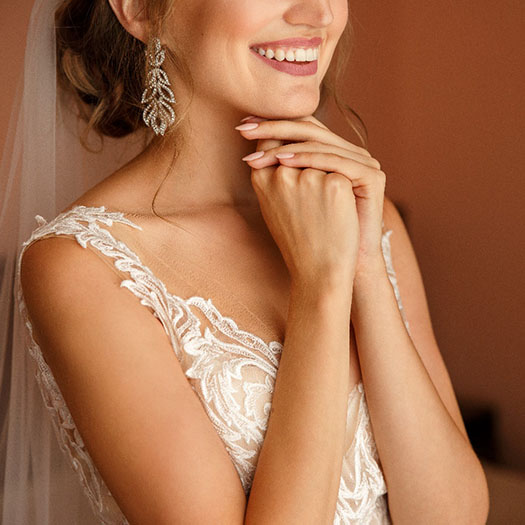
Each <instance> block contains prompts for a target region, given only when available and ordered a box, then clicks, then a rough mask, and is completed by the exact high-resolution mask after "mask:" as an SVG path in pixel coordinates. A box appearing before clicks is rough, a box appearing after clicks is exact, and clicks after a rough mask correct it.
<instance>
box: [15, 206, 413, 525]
mask: <svg viewBox="0 0 525 525" xmlns="http://www.w3.org/2000/svg"><path fill="white" fill-rule="evenodd" d="M35 219H36V220H37V222H38V224H39V227H38V228H37V229H36V230H34V231H33V233H32V235H31V237H30V238H29V239H28V240H27V241H26V242H24V243H23V244H22V251H21V253H20V255H19V258H18V267H17V279H18V281H19V276H20V261H21V257H22V254H23V251H24V250H25V249H26V248H27V246H29V244H31V242H33V241H34V240H36V239H38V238H42V237H44V236H46V235H50V234H53V235H60V234H65V235H73V236H74V237H75V238H76V240H77V241H78V242H79V244H80V245H81V246H83V247H84V248H86V247H87V243H90V244H91V245H92V246H93V247H95V248H97V249H98V250H100V251H101V252H102V253H103V254H104V255H107V256H109V257H111V258H113V259H114V260H115V261H114V263H115V266H116V267H117V268H118V269H119V270H121V271H123V272H127V273H128V274H129V275H130V279H125V280H123V281H122V282H121V286H123V287H126V288H128V289H129V290H130V291H131V292H132V293H133V294H135V295H136V296H137V297H138V298H140V302H141V304H143V305H144V306H147V307H149V308H151V310H152V313H153V315H155V316H156V317H157V318H158V319H159V320H160V321H161V323H162V325H163V327H164V329H165V331H166V333H167V335H168V337H169V339H170V341H171V343H172V347H173V350H174V352H175V354H176V356H177V358H178V359H179V361H180V362H181V365H182V368H183V370H184V373H185V375H186V377H187V378H188V381H189V382H190V384H191V386H192V388H193V390H194V391H195V392H196V394H197V395H198V396H199V398H200V400H201V402H202V404H203V406H204V408H205V410H206V413H207V414H208V416H209V418H210V420H211V421H212V423H213V425H214V427H215V429H216V431H217V432H218V434H219V435H220V436H221V439H222V440H223V442H224V445H225V448H226V450H227V451H228V453H229V454H230V456H231V459H232V461H233V464H234V466H235V468H236V469H237V472H238V474H239V477H240V479H241V483H242V486H243V488H244V490H245V493H246V494H247V495H248V494H249V491H250V488H251V482H252V480H253V475H254V472H255V468H256V465H257V458H258V454H259V451H260V447H261V445H262V442H263V440H264V435H265V432H266V427H267V422H268V417H269V413H270V408H271V399H272V394H273V388H274V383H275V379H276V375H277V370H278V365H279V359H280V355H281V351H282V345H281V343H280V342H279V341H271V342H269V343H266V342H265V341H263V340H262V339H261V338H259V337H257V336H256V335H254V334H251V333H249V332H246V331H243V330H241V329H239V327H238V326H237V324H236V323H235V321H234V320H233V319H231V318H229V317H226V316H223V315H221V313H220V312H219V311H218V310H217V309H216V308H215V306H214V305H213V302H212V301H211V299H207V300H206V299H204V298H202V297H198V296H194V297H190V298H189V299H182V298H180V297H177V296H176V295H173V294H170V293H169V292H168V291H167V289H166V287H165V285H164V283H163V282H162V281H160V280H159V279H157V278H156V277H155V276H154V275H153V273H152V272H151V271H150V270H149V268H147V267H146V266H144V265H143V264H142V263H141V261H140V259H139V258H138V257H137V255H136V254H135V253H134V252H132V251H131V250H130V249H129V248H128V247H127V246H126V245H125V244H124V243H122V242H120V241H118V240H116V239H115V238H114V237H113V236H112V235H111V234H110V232H109V231H108V230H107V229H105V228H101V227H99V225H98V224H97V221H99V222H101V223H103V224H106V225H107V226H111V225H112V224H113V221H115V222H122V223H125V224H127V225H129V226H131V227H133V228H136V229H139V230H142V228H141V227H140V226H138V225H135V224H134V223H132V222H131V221H129V220H128V219H126V218H125V216H124V214H122V213H120V212H108V211H106V210H105V208H104V207H103V206H102V207H99V208H96V207H85V206H76V207H74V208H72V209H71V210H69V211H67V212H64V213H62V214H60V215H58V216H57V217H56V218H55V219H54V220H52V221H51V222H49V223H47V222H46V221H45V219H43V218H42V217H41V216H39V215H37V216H36V217H35ZM84 223H85V224H84ZM391 233H392V231H391V230H390V231H388V232H386V233H385V234H383V238H382V248H383V255H384V258H385V262H386V265H387V270H388V275H389V278H390V282H391V284H392V286H393V287H394V291H395V294H396V299H397V301H398V305H399V308H400V311H401V313H402V315H403V319H405V316H404V311H403V309H402V304H401V299H400V296H399V290H398V289H397V281H396V278H395V272H394V269H393V266H392V261H391V255H390V245H389V239H388V238H389V235H390V234H391ZM17 296H18V301H19V308H20V311H21V313H22V316H23V319H24V322H25V325H26V327H27V333H28V349H29V352H30V354H31V356H32V357H33V358H34V359H35V361H36V363H37V373H36V379H37V382H38V384H39V387H40V389H41V392H42V397H43V399H44V403H45V406H46V407H47V409H48V410H49V412H50V415H51V418H52V420H53V425H54V428H55V431H56V434H57V438H58V440H59V444H60V446H61V448H62V450H63V451H64V452H65V453H66V454H67V455H68V457H69V459H70V461H71V464H72V466H73V468H74V469H75V470H76V472H77V473H78V475H79V479H80V482H81V483H82V486H83V487H84V490H85V492H86V495H87V496H88V498H89V500H90V502H91V504H92V507H93V510H94V511H95V513H96V515H97V516H98V517H99V518H100V519H101V523H104V524H119V525H124V524H128V522H127V520H126V518H125V517H124V515H123V514H122V513H121V511H120V509H119V508H118V506H117V504H116V502H115V501H114V499H113V498H112V496H111V493H110V491H109V489H108V488H107V487H106V485H105V483H104V481H103V480H102V478H101V476H100V474H99V473H98V470H97V469H96V467H95V465H94V464H93V462H92V460H91V457H90V456H89V454H88V452H87V450H86V449H85V447H84V443H83V441H82V438H81V436H80V434H79V433H78V431H77V429H76V427H75V424H74V422H73V419H72V417H71V414H70V412H69V410H68V408H67V406H66V404H65V401H64V399H63V397H62V395H61V393H60V389H59V387H58V385H57V384H56V382H55V379H54V377H53V374H52V372H51V370H50V368H49V367H48V365H47V363H46V362H45V360H44V358H43V356H42V353H41V350H40V348H39V347H38V345H37V344H36V343H35V341H34V339H33V336H32V327H31V324H30V322H29V320H28V317H27V312H26V308H25V303H24V300H23V295H22V290H21V287H20V285H19V284H18V285H17ZM190 307H195V308H197V309H198V310H199V311H201V312H202V313H203V314H204V315H205V317H206V319H207V320H208V321H209V323H210V325H211V326H212V327H213V331H212V330H210V329H209V328H208V327H204V329H203V327H202V326H201V322H200V319H199V318H198V317H197V316H196V315H195V314H194V313H193V312H192V310H191V308H190ZM405 323H406V320H405ZM406 325H407V329H408V323H406ZM223 337H224V340H223ZM356 401H357V402H358V403H359V407H358V412H357V413H358V419H357V425H356V427H355V434H354V437H353V440H352V442H351V445H350V447H349V448H348V450H347V452H346V453H345V457H344V459H343V471H342V476H341V484H340V489H339V496H338V501H337V508H336V515H335V519H334V524H337V525H343V524H352V523H359V524H364V523H369V524H376V523H377V524H379V523H390V520H389V517H388V509H387V503H386V497H385V494H386V491H387V489H386V484H385V481H384V478H383V475H382V471H381V469H380V466H379V463H380V462H379V458H378V454H377V450H376V446H375V442H374V439H373V434H372V429H371V426H370V420H369V414H368V409H367V405H366V399H365V396H364V388H363V383H362V381H360V382H359V383H358V384H357V385H355V387H354V389H353V390H352V392H351V393H350V395H349V412H348V414H350V407H351V405H352V403H355V402H356Z"/></svg>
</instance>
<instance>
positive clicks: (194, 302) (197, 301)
mask: <svg viewBox="0 0 525 525" xmlns="http://www.w3.org/2000/svg"><path fill="white" fill-rule="evenodd" d="M77 210H78V211H80V210H82V211H96V212H97V213H98V214H104V215H107V216H109V217H108V218H109V219H110V220H111V219H113V220H114V217H115V216H117V217H120V219H121V220H122V219H123V221H122V222H123V223H124V224H126V223H128V224H129V225H131V226H132V227H134V228H136V229H138V230H140V231H143V228H142V226H140V225H138V224H136V223H135V222H133V221H132V220H131V219H129V218H128V217H127V214H126V213H124V212H122V211H118V210H107V209H106V207H105V206H104V205H102V206H85V205H81V204H77V205H75V206H72V207H71V208H69V209H68V210H66V211H64V212H62V213H60V214H59V215H58V216H57V217H56V218H55V220H56V219H58V218H59V217H61V216H64V215H67V214H69V213H71V214H73V213H74V212H76V211H77ZM111 215H113V217H111ZM96 220H97V218H96V217H95V218H94V222H93V223H94V224H95V225H96V227H97V228H99V229H100V228H101V227H100V226H99V224H98V223H97V222H96ZM50 222H52V221H50ZM110 225H111V223H110ZM102 229H103V230H105V232H106V234H107V235H108V236H109V237H110V238H111V240H112V241H114V242H115V243H116V242H119V241H117V239H116V238H115V237H114V236H113V235H112V233H111V232H110V231H109V230H108V229H106V228H102ZM123 244H124V246H125V247H126V250H127V251H128V252H129V253H130V254H131V255H132V256H133V258H134V259H135V262H136V263H137V265H139V266H140V268H141V270H142V271H143V272H144V273H146V274H147V275H149V277H150V278H152V279H153V281H154V282H155V283H156V284H157V285H158V286H159V287H160V288H161V289H162V290H163V291H164V293H165V294H166V296H167V297H168V298H169V299H171V300H173V301H175V302H180V303H183V304H184V305H186V307H187V309H188V311H189V314H190V315H191V316H192V324H193V326H195V325H196V326H197V327H198V328H199V330H200V324H201V321H200V319H199V318H198V317H197V316H196V315H195V314H194V313H193V312H192V311H191V308H189V307H190V306H196V307H197V308H198V309H199V311H200V312H201V313H202V314H204V316H205V317H206V318H207V319H208V321H211V319H210V318H209V317H208V315H207V313H206V312H205V311H204V310H203V308H202V306H201V303H204V304H206V305H207V307H208V308H209V309H210V310H211V311H212V312H213V314H214V316H215V317H216V318H218V319H219V321H220V322H221V324H222V323H226V324H227V325H228V327H229V328H230V329H231V330H232V332H233V334H234V336H235V339H237V340H240V337H242V336H244V337H250V338H253V339H255V340H256V341H258V342H260V343H261V344H262V345H263V346H264V347H265V348H266V349H267V350H268V351H269V352H270V353H273V352H274V349H275V348H276V347H277V348H278V350H279V352H281V351H282V349H283V347H284V345H283V343H281V342H280V341H279V340H272V341H268V342H267V341H266V340H265V339H263V338H262V337H260V336H258V335H256V334H254V333H253V332H249V331H247V330H243V329H242V328H240V327H239V326H238V324H237V322H236V321H235V319H233V318H232V317H229V316H226V315H223V314H222V312H221V311H220V310H219V309H218V308H217V307H216V306H215V304H214V303H213V300H212V299H211V297H209V298H208V299H206V298H205V297H202V296H200V295H192V296H191V297H188V298H183V297H180V296H178V295H176V294H174V293H171V292H170V291H169V290H168V289H167V287H166V284H165V283H164V281H162V280H161V279H160V278H159V277H157V276H156V275H155V274H154V273H153V271H152V270H151V269H150V268H149V267H148V266H146V265H145V264H144V263H143V262H142V260H141V258H140V257H139V256H138V254H137V253H136V252H135V251H133V250H132V249H131V248H129V246H128V245H127V244H126V243H123ZM212 324H213V322H212ZM201 333H202V332H201ZM225 335H227V334H225ZM360 385H361V387H360ZM356 391H361V392H363V378H362V377H360V378H359V380H358V381H357V382H356V383H355V384H354V386H353V387H352V389H351V390H350V392H349V396H352V395H353V394H354V393H355V392H356Z"/></svg>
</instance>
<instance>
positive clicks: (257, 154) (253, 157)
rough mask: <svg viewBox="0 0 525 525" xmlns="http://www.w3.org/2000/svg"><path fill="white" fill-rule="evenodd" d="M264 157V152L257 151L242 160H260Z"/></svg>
mask: <svg viewBox="0 0 525 525" xmlns="http://www.w3.org/2000/svg"><path fill="white" fill-rule="evenodd" d="M263 155H264V151H255V152H254V153H250V154H249V155H246V157H243V158H242V160H255V159H260V158H261V157H262V156H263Z"/></svg>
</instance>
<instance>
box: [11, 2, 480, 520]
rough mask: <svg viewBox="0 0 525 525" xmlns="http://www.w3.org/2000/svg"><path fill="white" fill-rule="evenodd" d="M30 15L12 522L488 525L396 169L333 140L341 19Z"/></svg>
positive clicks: (234, 13) (127, 6)
mask: <svg viewBox="0 0 525 525" xmlns="http://www.w3.org/2000/svg"><path fill="white" fill-rule="evenodd" d="M33 13H34V15H33V18H32V24H33V25H32V26H31V28H30V32H29V36H28V43H29V42H30V41H32V40H31V39H34V41H38V35H45V34H47V33H45V31H46V28H48V29H49V28H50V27H51V28H52V38H50V39H49V40H45V39H44V40H42V42H47V43H49V41H52V42H53V48H52V52H53V53H54V52H55V49H56V72H57V79H58V85H56V90H57V91H56V100H57V110H58V113H57V121H56V122H54V121H55V118H54V113H50V112H49V111H48V112H47V113H46V108H47V105H48V104H47V103H46V100H48V99H46V98H43V99H42V98H40V99H38V100H36V99H35V98H30V97H29V95H28V89H29V88H28V86H29V85H30V82H31V81H32V82H33V84H31V85H33V86H38V88H36V91H35V92H36V93H37V94H39V95H41V96H42V93H44V82H43V78H48V77H49V76H50V71H51V69H52V68H51V67H50V64H51V63H52V64H54V62H53V60H51V59H49V60H48V61H46V60H39V61H35V57H38V56H40V57H42V56H44V55H45V53H46V52H49V53H51V51H49V49H51V48H47V47H46V45H47V44H46V45H44V44H42V45H41V47H30V46H29V45H28V51H27V52H26V76H25V84H24V86H25V91H24V99H23V104H29V103H32V104H33V108H34V109H35V113H34V114H33V113H29V115H33V116H34V115H36V114H39V115H44V116H45V115H47V116H48V117H53V118H49V120H48V121H46V120H45V119H44V117H42V120H41V121H40V123H41V124H42V126H41V127H38V126H35V125H34V124H29V123H28V122H27V121H21V123H20V126H21V127H22V126H26V128H27V129H28V132H30V133H33V135H29V136H31V137H33V136H34V137H35V139H34V144H35V149H32V150H29V149H27V144H28V143H27V141H26V142H25V148H26V149H25V150H24V151H25V152H26V153H25V155H26V157H25V158H27V162H26V163H22V164H21V167H20V169H19V171H16V170H13V169H11V171H9V174H10V176H9V179H8V180H9V181H12V180H14V181H15V182H14V184H15V185H16V184H19V187H18V186H13V187H14V188H19V189H18V190H11V191H12V195H13V196H14V197H16V198H17V199H18V201H17V202H18V207H17V208H16V209H15V208H13V207H12V206H13V205H12V204H11V205H7V204H5V205H4V206H5V210H8V211H9V216H10V217H15V216H16V217H17V221H18V222H17V231H19V232H20V233H19V237H16V249H17V259H16V266H15V267H12V268H11V270H12V272H11V273H10V272H9V271H6V272H5V274H6V275H7V274H9V275H10V276H11V278H12V277H13V276H14V277H15V281H14V286H15V288H14V292H15V293H16V297H17V305H16V311H15V313H16V316H17V318H19V319H20V320H21V321H20V322H21V323H22V324H21V325H20V326H18V328H17V325H16V323H15V324H14V339H13V341H14V342H13V345H12V347H11V348H12V350H11V351H12V355H13V376H12V379H11V382H12V385H13V386H12V388H11V397H10V400H9V402H10V405H9V410H10V412H9V420H8V422H7V423H6V424H5V429H6V434H5V435H6V436H7V438H6V441H5V454H6V458H5V489H4V508H3V518H4V520H5V523H39V524H41V523H46V524H47V523H135V524H149V523H155V524H175V523H192V524H194V523H203V524H204V523H222V524H228V525H230V524H236V523H239V524H240V523H250V524H252V523H253V524H259V523H261V524H262V523H264V524H274V523H300V524H306V523H311V524H316V525H317V524H321V523H338V524H354V523H355V524H365V523H370V524H380V523H390V522H394V523H425V524H427V523H458V524H459V523H469V524H471V523H472V524H482V523H485V521H486V518H487V513H488V494H487V486H486V481H485V476H484V473H483V470H482V467H481V464H480V462H479V460H478V458H477V457H476V455H475V453H474V451H473V449H472V447H471V445H470V442H469V439H468V436H467V433H466V430H465V426H464V423H463V421H462V418H461V414H460V412H459V408H458V405H457V401H456V397H455V394H454V391H453V388H452V385H451V382H450V379H449V376H448V373H447V370H446V368H445V365H444V362H443V360H442V358H441V355H440V352H439V348H438V346H437V343H436V341H435V338H434V335H433V332H432V327H431V321H430V318H429V314H428V308H427V304H426V299H425V292H424V288H423V283H422V279H421V275H420V272H419V268H418V264H417V261H416V258H415V254H414V251H413V248H412V245H411V242H410V239H409V237H408V234H407V231H406V229H405V226H404V224H403V222H402V219H401V217H400V215H399V213H398V211H397V210H396V208H395V206H394V204H393V203H392V202H391V201H390V200H389V199H388V198H386V196H385V195H384V191H385V181H386V174H385V173H384V172H383V171H382V170H381V166H380V163H379V162H378V161H377V160H376V159H375V158H374V157H372V155H371V154H370V153H369V151H368V150H367V149H366V148H365V147H361V146H358V145H355V144H353V143H352V142H349V141H348V140H346V139H345V138H343V137H341V136H338V135H337V134H335V133H334V132H332V131H331V130H330V129H329V128H328V127H327V126H326V125H325V124H324V123H323V122H322V121H321V110H322V105H323V103H324V101H325V99H326V98H327V97H328V95H330V94H333V95H334V96H336V101H338V105H339V99H338V98H337V92H336V91H334V89H335V88H334V85H335V84H334V79H335V80H337V78H338V74H339V73H340V72H341V71H342V70H343V69H342V68H343V67H344V58H345V53H346V54H347V53H348V49H349V48H348V44H349V40H348V38H349V35H350V34H351V33H350V32H351V26H350V24H349V16H348V15H349V14H348V5H347V0H329V1H325V0H284V1H283V0H279V1H276V0H274V1H270V2H268V1H264V2H263V1H261V0H251V1H250V2H246V1H245V0H228V1H223V0H199V1H196V2H189V1H184V0H183V1H177V0H171V1H170V0H156V1H153V0H149V1H147V2H141V1H140V0H129V1H128V0H95V1H93V0H63V1H59V2H57V1H51V0H48V1H45V0H44V1H41V0H37V2H36V3H35V7H34V10H33ZM46 21H47V23H48V25H47V26H45V25H44V24H45V23H46ZM53 21H54V23H55V24H56V27H53ZM38 24H41V25H40V26H39V25H38ZM55 39H56V48H55ZM44 48H45V49H44ZM46 49H47V51H46ZM31 53H33V54H31ZM39 53H42V55H39ZM45 56H46V57H47V55H45ZM49 56H51V55H49ZM53 57H54V54H53ZM30 60H32V61H34V62H30ZM30 63H31V64H34V67H35V70H32V69H31V68H30V67H29V64H30ZM53 67H54V66H53ZM39 68H41V69H39ZM44 68H47V69H44ZM40 70H41V71H42V75H43V76H39V75H38V73H37V71H40ZM54 71H55V70H54V69H52V72H53V75H54ZM45 73H47V77H45ZM52 78H53V81H52V88H50V89H52V92H53V96H55V92H54V90H55V80H54V76H53V77H52ZM50 85H51V84H50ZM33 95H34V93H33ZM26 97H27V98H26ZM49 100H50V99H49ZM54 100H55V99H54V98H53V101H54ZM22 107H24V106H23V105H22ZM72 108H75V109H76V111H77V112H78V115H79V116H80V117H81V118H80V121H79V122H86V123H87V125H86V126H85V129H84V132H82V133H80V132H79V133H77V131H79V130H80V127H81V126H80V124H79V123H77V122H76V120H75V119H74V118H73V117H72V115H74V113H73V112H72ZM314 115H315V116H314ZM51 121H53V122H54V124H53V126H56V131H55V127H52V128H51V129H50V128H49V127H48V126H49V125H50V124H49V122H51ZM72 123H74V124H72ZM356 131H358V130H357V128H356ZM36 132H38V138H36V135H34V134H35V133H36ZM93 132H94V133H98V134H99V135H100V136H101V137H104V140H103V151H102V152H101V153H96V152H94V151H92V148H91V146H90V144H89V137H90V136H92V133H93ZM358 133H359V132H358ZM141 134H143V136H144V137H145V139H146V141H147V142H144V143H143V144H142V143H139V142H135V143H134V147H135V148H136V149H135V150H134V151H133V154H130V150H126V149H125V148H126V147H127V146H128V145H129V144H131V143H132V138H133V137H135V138H136V137H140V136H141ZM151 135H153V136H151ZM46 144H47V145H48V147H49V148H54V149H53V150H52V151H53V152H54V153H55V152H57V155H56V156H52V155H51V157H52V158H51V160H50V159H49V158H48V157H50V156H49V155H47V156H46V153H49V151H50V149H47V147H45V146H44V145H46ZM137 144H138V146H137ZM36 145H38V147H37V146H36ZM79 148H82V150H83V151H82V153H80V149H79ZM13 151H14V152H15V153H16V151H17V150H16V148H13ZM122 151H127V156H120V153H121V152H122ZM15 153H13V157H12V158H13V159H15V158H16V155H15ZM35 159H40V161H39V162H40V163H39V164H35ZM85 159H89V161H88V162H84V160H85ZM122 159H125V160H124V161H122ZM46 162H47V164H46ZM14 165H15V163H14V160H13V161H12V162H11V168H12V167H13V166H14ZM47 168H49V169H47ZM66 168H67V172H66ZM59 170H63V171H60V174H61V175H60V177H59V176H58V173H59ZM14 173H17V174H19V178H16V179H15V178H14V176H13V174H14ZM2 174H3V172H2ZM94 177H97V180H96V183H94V180H95V179H94ZM81 179H82V181H83V182H82V183H81V182H80V180H81ZM19 180H20V181H21V182H17V181H19ZM51 184H52V185H53V188H52V189H51ZM82 184H84V186H82ZM86 186H87V187H86ZM6 187H7V186H6ZM62 188H64V192H63V193H64V194H67V195H70V196H71V198H70V199H69V200H67V201H64V198H63V196H62V197H61V198H57V197H56V195H58V194H60V191H61V190H62ZM68 188H69V189H68ZM71 188H73V189H71ZM80 188H83V189H82V191H79V190H80ZM52 191H56V194H54V195H51V192H52ZM68 192H69V193H68ZM59 204H60V205H59ZM8 206H11V207H8ZM2 211H4V209H3V210H2ZM43 213H44V214H45V213H48V219H49V220H46V219H45V218H44V217H43V216H42V214H43ZM35 219H36V221H37V224H36V225H35V224H34V220H35ZM28 220H32V221H33V224H32V225H31V226H30V227H28V226H27V225H28V224H29V223H28V222H27V221H28ZM6 224H8V223H7V222H5V223H3V224H2V227H5V225H6ZM6 231H7V229H6ZM11 231H12V230H11ZM13 238H14V237H11V238H10V239H11V240H13ZM391 242H392V244H390V243H391ZM394 267H395V269H396V271H394ZM6 268H7V270H9V268H10V267H9V266H6ZM6 297H7V296H6ZM401 298H403V303H402V302H401ZM6 319H7V315H6ZM22 325H23V328H20V327H21V326H22ZM22 333H23V335H24V337H25V339H24V341H25V343H24V346H20V345H17V344H16V341H19V340H21V339H20V338H21V337H22ZM6 349H7V344H6ZM6 352H7V350H6ZM6 355H7V353H6ZM28 356H29V357H28ZM24 374H27V379H25V380H24V377H25V376H24ZM33 376H35V377H36V380H35V377H33ZM35 384H37V385H38V389H36V388H35V387H34V385H35ZM24 385H26V386H24ZM27 385H29V386H27ZM25 388H28V390H24V389H25ZM24 392H25V394H24ZM35 393H37V395H36V394H35ZM42 401H43V402H42ZM50 428H53V431H52V432H53V433H54V434H52V433H51V431H49V429H50ZM15 440H16V443H15ZM57 447H59V448H57ZM88 505H89V507H88Z"/></svg>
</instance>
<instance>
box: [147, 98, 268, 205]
mask: <svg viewBox="0 0 525 525" xmlns="http://www.w3.org/2000/svg"><path fill="white" fill-rule="evenodd" d="M177 107H178V105H175V110H176V111H177V109H176V108H177ZM223 107H224V106H223ZM244 116H246V115H244V114H241V113H240V112H239V111H238V110H231V108H230V109H229V110H228V109H221V108H217V107H216V106H215V107H212V106H210V105H207V104H206V103H205V102H203V101H196V100H195V99H194V100H193V101H192V104H191V109H190V111H188V113H187V114H186V116H185V118H184V121H183V123H182V125H181V129H180V131H181V135H182V136H183V137H184V143H183V144H180V141H178V140H177V138H176V137H175V134H172V136H170V135H169V134H167V135H166V136H165V137H161V136H157V137H154V138H153V140H152V141H151V143H150V144H149V146H148V147H147V148H146V150H145V151H144V152H143V153H142V154H141V155H140V157H141V160H142V161H144V162H145V163H146V165H147V172H149V173H157V174H158V176H159V180H160V181H162V180H164V182H163V183H162V187H161V189H160V191H159V193H158V196H157V199H156V203H158V205H159V207H160V209H165V210H179V209H183V208H207V207H212V206H233V207H237V206H246V205H247V206H255V205H257V204H258V200H257V196H256V194H255V191H254V189H253V186H252V184H251V180H250V175H251V168H250V166H249V165H248V164H246V162H244V161H242V160H241V158H242V157H244V156H245V155H247V154H249V153H251V152H253V151H255V149H256V146H257V140H256V139H255V140H248V139H245V138H244V137H243V136H242V135H241V134H240V133H239V131H238V130H236V129H234V128H235V126H237V125H239V124H240V120H241V119H242V118H243V117H244ZM175 154H176V155H177V158H176V159H175V161H174V164H173V165H172V166H170V164H172V160H173V157H174V155H175ZM166 174H167V176H166Z"/></svg>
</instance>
